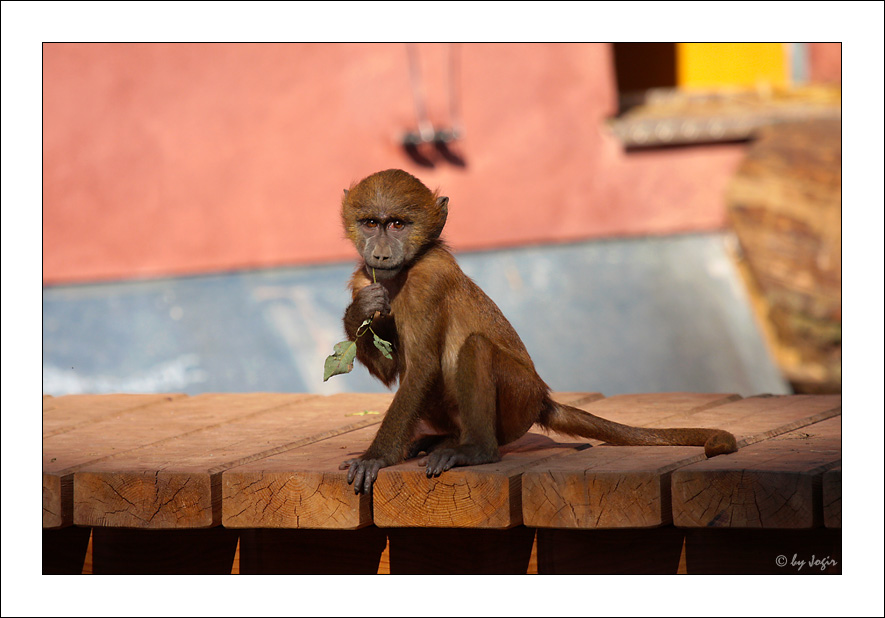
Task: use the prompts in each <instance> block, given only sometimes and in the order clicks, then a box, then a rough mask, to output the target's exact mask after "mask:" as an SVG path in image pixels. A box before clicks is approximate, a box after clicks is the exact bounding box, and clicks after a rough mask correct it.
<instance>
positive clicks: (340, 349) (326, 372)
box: [323, 268, 393, 382]
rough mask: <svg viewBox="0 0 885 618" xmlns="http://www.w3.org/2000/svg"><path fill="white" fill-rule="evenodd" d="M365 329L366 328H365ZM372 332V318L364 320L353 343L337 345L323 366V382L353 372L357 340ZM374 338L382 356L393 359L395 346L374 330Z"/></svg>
mask: <svg viewBox="0 0 885 618" xmlns="http://www.w3.org/2000/svg"><path fill="white" fill-rule="evenodd" d="M374 278H375V269H374V268H373V269H372V279H374ZM363 327H365V328H363ZM369 330H372V318H368V319H365V320H363V323H362V324H360V327H359V329H357V333H356V337H355V338H354V340H353V341H351V340H350V339H347V340H345V341H341V342H339V343H336V344H335V347H334V348H333V350H334V351H333V352H332V354H330V355H329V356H327V357H326V362H325V364H324V365H323V382H325V381H326V380H328V379H329V378H331V377H332V376H337V375H340V374H342V373H350V372H351V371H353V359H354V357H356V339H358V338H359V337H362V336H363V335H365V334H366V331H369ZM372 336H373V337H375V340H374V341H373V343H374V344H375V347H376V348H378V349H379V350H381V354H383V355H384V357H385V358H388V359H391V360H392V359H393V355H392V352H393V346H392V345H391V344H390V342H389V341H385V340H384V339H382V338H381V337H379V336H378V334H377V333H376V332H375V331H373V330H372Z"/></svg>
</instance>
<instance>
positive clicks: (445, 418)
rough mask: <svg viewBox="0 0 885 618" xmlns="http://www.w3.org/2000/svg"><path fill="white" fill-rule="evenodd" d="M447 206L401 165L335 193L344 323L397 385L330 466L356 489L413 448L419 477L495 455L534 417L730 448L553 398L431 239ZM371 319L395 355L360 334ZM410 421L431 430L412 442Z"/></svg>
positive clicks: (494, 312) (570, 426)
mask: <svg viewBox="0 0 885 618" xmlns="http://www.w3.org/2000/svg"><path fill="white" fill-rule="evenodd" d="M448 203H449V198H447V197H443V196H440V195H439V191H435V192H434V191H431V190H430V189H429V188H427V187H426V186H425V185H424V184H423V183H422V182H421V181H420V180H418V179H417V178H415V177H414V176H412V175H411V174H409V173H407V172H405V171H403V170H398V169H389V170H385V171H381V172H377V173H375V174H372V175H370V176H368V177H366V178H364V179H363V180H361V181H359V182H358V183H355V184H353V185H351V187H350V189H345V191H344V197H343V199H342V202H341V220H342V223H343V225H344V230H345V234H346V236H347V237H348V238H349V239H350V240H351V241H352V242H353V244H354V246H355V247H356V250H357V252H358V253H359V255H360V258H361V259H360V262H359V264H358V266H357V268H356V270H355V272H354V274H353V276H352V277H351V279H350V282H349V287H350V290H351V293H352V302H351V304H350V305H349V306H348V307H347V309H346V310H345V312H344V318H343V321H344V330H345V331H346V333H347V335H348V338H349V339H351V340H355V341H356V346H357V347H356V358H357V360H359V361H360V362H361V363H362V364H363V365H365V366H366V367H367V369H368V370H369V372H370V373H371V374H372V375H373V376H374V377H376V378H378V379H379V380H380V381H381V382H382V383H384V384H385V385H386V386H387V387H388V388H390V387H391V386H392V385H393V384H394V383H395V382H396V381H397V380H398V381H399V388H398V389H397V391H396V393H395V395H394V397H393V400H392V402H391V404H390V407H389V409H388V410H387V413H386V415H385V416H384V418H383V420H382V421H381V425H380V427H379V429H378V431H377V433H376V435H375V437H374V439H373V440H372V443H371V444H370V446H369V448H368V449H367V450H366V451H365V453H363V454H362V455H361V456H360V457H357V458H354V459H348V460H347V461H344V462H343V463H341V465H340V466H339V469H341V470H345V469H346V470H347V482H348V484H352V485H353V486H354V491H355V493H357V494H359V493H361V492H362V493H365V494H369V493H371V491H372V488H373V485H374V483H375V481H376V479H377V477H378V471H379V470H380V469H381V468H384V467H387V466H392V465H394V464H397V463H399V462H401V461H404V460H405V459H408V458H412V457H415V456H419V455H421V454H422V453H424V454H425V458H424V459H423V460H421V461H420V462H419V463H420V464H421V465H425V466H426V468H425V473H426V475H427V477H428V478H431V477H438V476H440V475H441V474H442V473H443V472H445V471H447V470H450V469H451V468H452V467H455V466H471V465H479V464H485V463H492V462H496V461H499V460H500V458H501V456H500V453H499V447H500V446H501V445H504V444H507V443H509V442H513V441H514V440H516V439H518V438H519V437H521V436H522V435H523V434H525V433H526V432H527V431H528V430H529V429H530V428H531V427H532V425H535V424H538V425H540V426H541V427H543V428H545V429H548V430H553V431H556V432H559V433H563V434H567V435H571V436H579V437H584V438H591V439H596V440H602V441H604V442H607V443H610V444H615V445H635V446H654V445H683V446H703V447H704V451H705V453H706V455H707V456H708V457H713V456H715V455H720V454H725V453H731V452H734V451H736V450H737V443H736V441H735V438H734V436H733V435H732V434H731V433H729V432H727V431H723V430H719V429H690V428H686V429H649V428H641V427H632V426H629V425H622V424H620V423H616V422H613V421H609V420H606V419H603V418H600V417H598V416H595V415H593V414H590V413H588V412H585V411H583V410H580V409H578V408H575V407H572V406H568V405H565V404H561V403H557V402H555V401H553V399H552V398H551V395H550V388H549V387H548V386H547V384H546V383H545V382H544V381H543V380H542V379H541V377H540V376H539V375H538V373H537V371H536V370H535V366H534V364H533V363H532V360H531V358H530V357H529V354H528V352H527V351H526V348H525V346H524V345H523V343H522V340H520V338H519V336H518V335H517V334H516V331H515V330H514V329H513V327H512V326H511V325H510V322H508V321H507V319H506V318H505V317H504V315H503V314H502V312H501V310H500V309H499V308H498V306H497V305H496V304H495V303H494V301H492V299H491V298H489V297H488V296H487V295H486V294H485V293H484V292H483V291H482V290H481V289H480V288H479V286H478V285H476V283H474V282H473V280H472V279H470V278H469V277H468V276H467V275H465V274H464V273H463V272H462V271H461V268H460V267H459V266H458V263H457V262H456V260H455V257H454V255H453V254H452V252H451V251H450V249H449V248H448V246H447V245H446V244H445V242H444V241H443V240H442V239H441V238H440V235H441V233H442V231H443V227H444V226H445V223H446V218H447V216H448ZM370 318H371V319H372V322H371V324H370V326H371V328H372V330H373V331H374V332H375V333H376V334H377V335H378V336H379V337H381V338H382V339H385V340H387V341H389V342H391V344H392V347H393V353H392V354H391V355H390V356H392V358H386V357H385V356H384V355H382V353H381V352H380V351H379V350H378V349H377V348H376V347H375V346H374V345H373V344H372V342H371V341H369V340H370V337H357V334H358V333H359V332H360V330H359V329H360V328H361V326H362V325H363V324H364V321H365V320H367V319H370ZM419 420H423V421H424V422H426V423H427V424H428V425H430V426H431V427H433V428H434V429H436V430H437V431H438V432H439V434H438V435H433V436H425V437H423V438H420V439H418V440H415V441H412V437H413V431H414V428H415V427H416V425H417V424H418V422H419Z"/></svg>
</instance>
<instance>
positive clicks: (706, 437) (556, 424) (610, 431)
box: [539, 402, 738, 457]
mask: <svg viewBox="0 0 885 618" xmlns="http://www.w3.org/2000/svg"><path fill="white" fill-rule="evenodd" d="M539 424H540V425H542V426H543V427H547V428H549V429H553V430H554V431H558V432H560V433H564V434H568V435H572V436H581V437H584V438H592V439H594V440H603V441H605V442H609V443H611V444H619V445H622V446H703V447H704V453H706V455H707V457H713V456H715V455H724V454H726V453H733V452H735V451H736V450H738V448H737V441H736V440H735V438H734V436H733V435H732V434H730V433H729V432H727V431H724V430H722V429H700V428H678V429H652V428H647V427H633V426H631V425H622V424H621V423H616V422H614V421H609V420H607V419H604V418H600V417H598V416H596V415H594V414H590V413H589V412H585V411H584V410H579V409H578V408H573V407H572V406H568V405H565V404H561V403H555V402H551V405H550V406H549V407H548V408H547V409H546V410H545V411H544V413H543V414H542V415H541V418H540V420H539Z"/></svg>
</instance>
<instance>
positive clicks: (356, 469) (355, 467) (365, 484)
mask: <svg viewBox="0 0 885 618" xmlns="http://www.w3.org/2000/svg"><path fill="white" fill-rule="evenodd" d="M389 465H390V464H388V463H387V462H386V461H384V460H383V459H348V460H347V461H345V462H343V463H342V464H341V465H340V466H338V469H339V470H347V484H348V485H353V493H355V494H358V493H364V494H370V493H372V486H373V485H374V484H375V480H376V479H377V478H378V470H380V469H381V468H384V467H387V466H389Z"/></svg>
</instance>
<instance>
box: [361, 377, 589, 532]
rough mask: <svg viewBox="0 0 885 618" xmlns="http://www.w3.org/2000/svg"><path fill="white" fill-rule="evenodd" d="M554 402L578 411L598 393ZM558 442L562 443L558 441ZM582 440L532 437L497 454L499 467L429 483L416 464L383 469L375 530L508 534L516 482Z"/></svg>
mask: <svg viewBox="0 0 885 618" xmlns="http://www.w3.org/2000/svg"><path fill="white" fill-rule="evenodd" d="M554 398H555V399H557V401H562V402H564V403H569V404H571V405H581V404H583V403H587V402H594V401H598V400H600V398H601V396H600V395H599V394H598V393H584V394H581V393H556V394H554ZM559 439H562V440H563V441H562V442H560V441H558V440H559ZM585 446H586V443H585V442H583V441H581V440H580V439H575V438H569V437H562V436H555V435H553V436H550V437H548V436H544V435H541V434H538V433H534V432H530V433H528V434H526V435H525V436H523V437H522V438H520V439H519V440H517V441H515V442H513V443H511V444H508V445H505V446H504V447H502V448H501V455H502V459H501V461H499V462H496V463H492V464H485V465H481V466H469V467H464V468H454V469H452V470H449V471H448V472H445V473H444V474H443V475H442V476H440V477H438V478H433V479H428V478H427V476H426V473H425V467H424V466H422V465H419V463H418V461H420V460H412V461H406V462H404V463H402V464H399V465H397V466H391V467H390V468H384V469H382V470H381V471H380V472H379V474H378V480H377V481H376V483H375V488H374V505H373V506H374V521H375V525H377V526H379V527H410V526H420V527H433V528H492V529H506V528H511V527H513V526H516V525H519V524H520V523H522V509H521V495H522V492H521V489H520V477H521V475H522V472H523V470H525V469H526V468H527V467H528V466H530V465H532V464H534V463H537V462H539V461H542V460H546V459H547V458H550V457H556V456H558V455H561V454H562V453H564V452H569V451H572V450H574V449H576V448H584V447H585Z"/></svg>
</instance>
